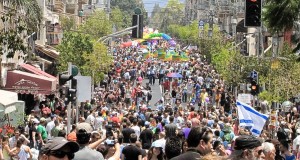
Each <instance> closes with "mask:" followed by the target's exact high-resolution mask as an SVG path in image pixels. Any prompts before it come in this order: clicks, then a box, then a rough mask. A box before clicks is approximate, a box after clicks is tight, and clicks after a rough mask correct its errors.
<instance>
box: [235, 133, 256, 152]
mask: <svg viewBox="0 0 300 160" xmlns="http://www.w3.org/2000/svg"><path fill="white" fill-rule="evenodd" d="M261 144H262V143H261V141H260V140H259V139H258V138H256V137H254V136H249V135H242V136H239V137H238V138H237V139H236V140H235V146H234V149H235V150H244V149H253V148H256V147H259V146H261Z"/></svg>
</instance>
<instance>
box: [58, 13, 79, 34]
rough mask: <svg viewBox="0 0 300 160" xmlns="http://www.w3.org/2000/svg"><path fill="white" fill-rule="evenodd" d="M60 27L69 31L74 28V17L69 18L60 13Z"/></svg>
mask: <svg viewBox="0 0 300 160" xmlns="http://www.w3.org/2000/svg"><path fill="white" fill-rule="evenodd" d="M59 20H60V23H61V27H62V30H63V31H70V30H71V29H75V27H76V21H75V19H74V18H70V17H69V16H65V15H61V16H60V17H59Z"/></svg>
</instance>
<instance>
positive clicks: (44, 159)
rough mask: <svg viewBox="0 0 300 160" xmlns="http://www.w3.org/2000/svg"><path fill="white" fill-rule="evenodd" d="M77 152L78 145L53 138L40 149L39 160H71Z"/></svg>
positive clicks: (63, 139) (61, 138)
mask: <svg viewBox="0 0 300 160" xmlns="http://www.w3.org/2000/svg"><path fill="white" fill-rule="evenodd" d="M78 150H79V145H78V144H77V143H76V142H71V141H68V140H66V139H65V138H63V137H55V138H53V139H52V140H49V141H48V142H47V143H46V144H45V145H44V146H43V147H42V148H41V150H40V152H39V160H57V159H62V160H71V159H73V158H74V153H75V152H77V151H78Z"/></svg>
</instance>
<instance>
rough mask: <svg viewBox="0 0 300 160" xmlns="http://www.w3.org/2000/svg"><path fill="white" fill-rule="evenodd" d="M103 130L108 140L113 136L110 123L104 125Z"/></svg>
mask: <svg viewBox="0 0 300 160" xmlns="http://www.w3.org/2000/svg"><path fill="white" fill-rule="evenodd" d="M105 129H106V138H109V137H111V136H113V132H112V130H113V125H112V123H111V122H108V124H107V125H105Z"/></svg>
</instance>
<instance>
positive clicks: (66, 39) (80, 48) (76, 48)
mask: <svg viewBox="0 0 300 160" xmlns="http://www.w3.org/2000/svg"><path fill="white" fill-rule="evenodd" d="M57 49H58V51H59V59H58V70H59V71H60V72H63V71H66V70H67V68H68V62H72V63H73V64H74V65H77V66H78V67H79V69H80V71H83V68H84V65H85V64H86V60H85V58H84V55H85V54H91V53H92V52H93V43H92V42H91V38H90V36H89V35H86V34H81V33H78V32H64V36H63V39H62V42H61V43H60V44H59V45H58V46H57Z"/></svg>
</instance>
